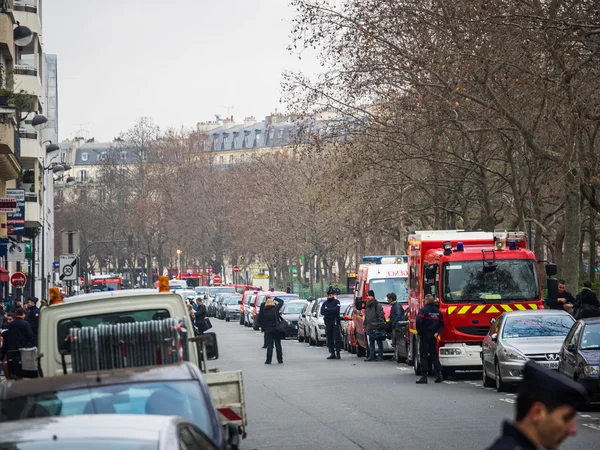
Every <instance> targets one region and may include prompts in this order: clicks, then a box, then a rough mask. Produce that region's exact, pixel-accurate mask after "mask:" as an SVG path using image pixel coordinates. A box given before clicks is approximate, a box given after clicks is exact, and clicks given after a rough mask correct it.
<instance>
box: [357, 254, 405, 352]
mask: <svg viewBox="0 0 600 450" xmlns="http://www.w3.org/2000/svg"><path fill="white" fill-rule="evenodd" d="M370 258H372V257H363V260H368V259H370ZM405 258H406V257H397V256H390V257H381V258H379V259H377V261H378V262H381V263H379V264H377V263H375V264H373V263H370V264H361V265H360V266H359V268H358V272H357V274H356V288H355V293H354V294H355V297H354V310H353V314H352V324H351V325H350V327H349V333H348V334H349V335H350V331H351V332H352V334H351V336H352V337H351V338H350V339H351V341H352V345H351V348H353V349H356V355H357V356H364V355H365V354H366V350H367V348H368V344H367V336H366V331H365V327H364V319H365V305H366V301H367V292H369V291H370V290H373V291H374V293H375V299H376V300H377V301H378V302H379V303H381V305H382V306H383V312H384V313H385V318H386V319H388V318H389V317H390V310H391V306H390V305H389V304H388V303H387V300H386V295H387V294H388V293H390V292H394V293H395V294H396V296H397V297H398V301H400V302H401V303H407V302H408V290H407V280H408V265H407V264H406V263H404V262H401V263H400V264H396V263H393V264H389V263H387V262H392V261H405ZM383 351H384V352H385V353H390V352H393V351H394V348H393V347H392V344H391V342H390V341H389V340H386V341H384V343H383Z"/></svg>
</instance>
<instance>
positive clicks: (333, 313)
mask: <svg viewBox="0 0 600 450" xmlns="http://www.w3.org/2000/svg"><path fill="white" fill-rule="evenodd" d="M321 315H322V316H323V318H324V319H325V333H326V334H327V347H329V353H331V355H329V356H328V357H327V359H340V349H341V347H342V339H341V335H340V301H339V300H338V299H337V298H335V289H334V288H332V287H329V289H327V300H325V301H324V302H323V304H322V305H321Z"/></svg>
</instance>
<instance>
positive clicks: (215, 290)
mask: <svg viewBox="0 0 600 450" xmlns="http://www.w3.org/2000/svg"><path fill="white" fill-rule="evenodd" d="M219 292H232V293H234V294H235V289H234V288H232V287H211V288H210V289H209V291H208V293H209V295H211V296H214V295H217V294H218V293H219Z"/></svg>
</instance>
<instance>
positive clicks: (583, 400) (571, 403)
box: [488, 361, 588, 450]
mask: <svg viewBox="0 0 600 450" xmlns="http://www.w3.org/2000/svg"><path fill="white" fill-rule="evenodd" d="M587 401H588V396H587V393H586V391H585V389H584V388H583V387H582V386H581V385H580V384H579V383H577V382H576V381H573V380H571V379H569V378H567V377H566V376H564V375H562V374H560V373H558V372H555V371H552V370H549V369H546V368H543V367H541V366H540V365H539V364H537V363H536V362H534V361H529V362H528V363H527V364H525V368H524V370H523V382H522V383H521V385H520V387H519V394H518V396H517V404H516V406H517V408H516V421H515V422H514V423H510V422H508V421H506V422H504V425H503V427H502V436H501V437H499V438H498V439H497V440H496V442H494V443H493V444H492V445H491V446H490V447H489V448H488V450H540V449H542V448H545V449H548V450H557V449H558V448H559V447H560V445H561V444H562V442H563V441H564V440H565V439H566V438H567V437H569V436H574V435H575V434H576V433H577V427H576V424H575V415H576V413H577V409H579V408H581V407H583V406H584V405H586V404H587Z"/></svg>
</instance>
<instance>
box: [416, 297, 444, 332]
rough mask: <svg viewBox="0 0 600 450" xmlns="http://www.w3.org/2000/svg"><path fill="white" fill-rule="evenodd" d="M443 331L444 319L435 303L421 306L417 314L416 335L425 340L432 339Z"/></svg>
mask: <svg viewBox="0 0 600 450" xmlns="http://www.w3.org/2000/svg"><path fill="white" fill-rule="evenodd" d="M443 329H444V318H443V317H442V313H441V312H440V310H439V308H438V307H437V305H436V304H435V303H429V304H428V305H425V306H423V307H422V308H421V309H420V310H419V312H418V313H417V333H419V336H421V337H422V338H425V339H432V338H433V337H434V336H433V335H434V334H435V333H438V334H439V333H441V332H442V330H443Z"/></svg>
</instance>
